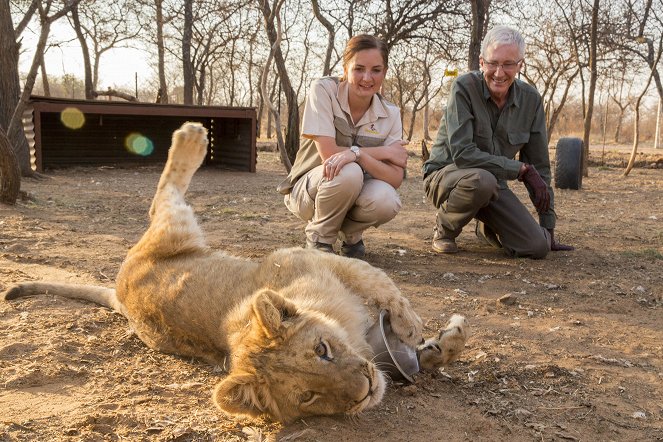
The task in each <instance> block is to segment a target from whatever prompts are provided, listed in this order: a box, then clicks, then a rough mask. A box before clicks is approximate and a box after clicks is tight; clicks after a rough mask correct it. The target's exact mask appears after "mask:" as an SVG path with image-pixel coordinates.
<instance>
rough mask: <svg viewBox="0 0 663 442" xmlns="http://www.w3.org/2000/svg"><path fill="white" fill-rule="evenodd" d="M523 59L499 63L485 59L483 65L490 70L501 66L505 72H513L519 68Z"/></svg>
mask: <svg viewBox="0 0 663 442" xmlns="http://www.w3.org/2000/svg"><path fill="white" fill-rule="evenodd" d="M522 61H523V59H522V58H521V59H520V60H518V61H507V62H505V63H498V62H496V61H486V60H484V61H483V65H484V67H485V68H486V70H488V71H491V72H492V71H496V70H497V69H499V68H502V71H504V72H513V71H515V70H516V69H518V66H520V63H521V62H522Z"/></svg>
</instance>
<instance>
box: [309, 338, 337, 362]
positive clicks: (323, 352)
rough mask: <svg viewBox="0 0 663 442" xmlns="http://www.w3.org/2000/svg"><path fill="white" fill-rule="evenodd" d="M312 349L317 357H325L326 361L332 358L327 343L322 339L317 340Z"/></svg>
mask: <svg viewBox="0 0 663 442" xmlns="http://www.w3.org/2000/svg"><path fill="white" fill-rule="evenodd" d="M313 350H314V351H315V354H316V355H317V356H318V357H319V358H322V359H325V360H327V361H331V360H332V358H333V356H332V354H331V351H330V349H329V344H327V343H326V342H324V341H320V342H318V343H317V344H316V345H315V348H314V349H313Z"/></svg>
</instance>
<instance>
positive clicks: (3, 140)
mask: <svg viewBox="0 0 663 442" xmlns="http://www.w3.org/2000/svg"><path fill="white" fill-rule="evenodd" d="M20 190H21V169H20V168H19V167H18V161H17V160H16V155H14V150H13V149H12V146H11V144H10V143H9V139H8V138H7V134H5V131H4V130H2V128H0V203H4V204H11V205H14V204H16V200H17V199H18V193H19V191H20Z"/></svg>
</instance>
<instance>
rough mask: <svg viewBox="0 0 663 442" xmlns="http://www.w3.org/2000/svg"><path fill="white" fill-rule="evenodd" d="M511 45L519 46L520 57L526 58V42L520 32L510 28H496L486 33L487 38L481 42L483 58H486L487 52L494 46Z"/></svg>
mask: <svg viewBox="0 0 663 442" xmlns="http://www.w3.org/2000/svg"><path fill="white" fill-rule="evenodd" d="M495 43H497V44H498V45H510V44H515V45H516V46H518V56H519V57H520V58H523V57H524V56H525V40H524V39H523V36H522V35H520V32H518V31H516V30H515V29H513V28H510V27H508V26H495V27H494V28H492V29H491V30H490V31H488V32H486V36H485V37H484V38H483V41H482V42H481V56H482V57H485V56H486V50H487V49H488V48H489V47H490V46H491V45H493V44H495Z"/></svg>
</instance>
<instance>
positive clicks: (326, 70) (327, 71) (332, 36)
mask: <svg viewBox="0 0 663 442" xmlns="http://www.w3.org/2000/svg"><path fill="white" fill-rule="evenodd" d="M311 5H312V6H313V14H315V18H317V19H318V21H319V22H320V23H321V24H322V26H324V27H325V29H326V30H327V51H326V52H325V61H324V65H323V68H322V76H323V77H327V76H329V75H331V56H332V52H334V42H335V40H336V30H335V29H334V25H332V24H331V22H330V21H329V20H327V18H326V17H325V16H324V15H322V12H320V5H319V4H318V0H311Z"/></svg>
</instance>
